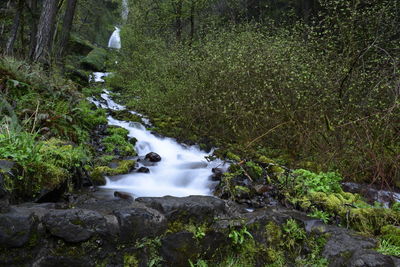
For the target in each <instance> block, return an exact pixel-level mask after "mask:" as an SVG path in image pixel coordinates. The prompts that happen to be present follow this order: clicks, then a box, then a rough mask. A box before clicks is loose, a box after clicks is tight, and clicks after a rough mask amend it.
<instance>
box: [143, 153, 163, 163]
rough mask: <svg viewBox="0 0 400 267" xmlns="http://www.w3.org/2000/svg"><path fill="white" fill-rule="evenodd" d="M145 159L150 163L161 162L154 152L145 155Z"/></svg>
mask: <svg viewBox="0 0 400 267" xmlns="http://www.w3.org/2000/svg"><path fill="white" fill-rule="evenodd" d="M145 159H146V160H148V161H150V162H159V161H161V156H160V155H158V154H157V153H155V152H150V153H148V154H147V155H146V157H145Z"/></svg>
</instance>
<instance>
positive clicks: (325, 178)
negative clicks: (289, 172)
mask: <svg viewBox="0 0 400 267" xmlns="http://www.w3.org/2000/svg"><path fill="white" fill-rule="evenodd" d="M293 175H294V176H295V178H294V179H295V180H296V182H295V183H297V184H298V185H299V187H302V188H303V189H300V188H299V190H303V191H302V193H303V194H304V193H306V192H324V193H338V192H340V191H341V190H342V189H341V186H340V181H341V180H342V177H341V176H340V175H339V174H338V173H336V172H326V173H323V172H321V173H319V174H316V173H313V172H310V171H308V170H304V169H298V170H295V171H293Z"/></svg>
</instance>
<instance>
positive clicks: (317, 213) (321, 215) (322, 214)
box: [310, 209, 332, 223]
mask: <svg viewBox="0 0 400 267" xmlns="http://www.w3.org/2000/svg"><path fill="white" fill-rule="evenodd" d="M310 216H311V217H313V218H318V219H321V220H322V221H323V222H324V223H328V222H329V220H330V218H331V217H332V215H331V214H329V213H328V212H326V211H322V210H319V209H314V211H313V212H312V213H311V214H310Z"/></svg>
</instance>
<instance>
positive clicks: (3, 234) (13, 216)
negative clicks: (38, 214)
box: [0, 211, 36, 248]
mask: <svg viewBox="0 0 400 267" xmlns="http://www.w3.org/2000/svg"><path fill="white" fill-rule="evenodd" d="M35 227H36V219H35V217H34V216H33V213H32V212H28V213H23V212H21V213H20V212H16V211H13V212H9V213H5V214H0V246H3V247H8V248H11V247H22V246H24V245H25V244H26V243H27V242H28V241H29V239H30V237H31V234H32V233H33V231H34V230H35Z"/></svg>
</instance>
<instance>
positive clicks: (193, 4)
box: [190, 0, 195, 44]
mask: <svg viewBox="0 0 400 267" xmlns="http://www.w3.org/2000/svg"><path fill="white" fill-rule="evenodd" d="M194 12H195V2H194V1H193V0H192V3H191V6H190V44H192V42H193V38H194Z"/></svg>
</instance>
